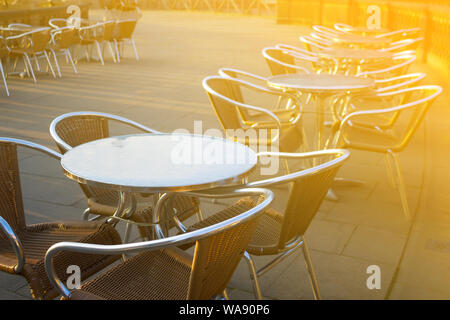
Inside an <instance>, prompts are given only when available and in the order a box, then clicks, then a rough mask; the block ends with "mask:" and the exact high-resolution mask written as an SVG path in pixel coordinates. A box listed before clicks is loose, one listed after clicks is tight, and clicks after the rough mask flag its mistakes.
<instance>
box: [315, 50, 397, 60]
mask: <svg viewBox="0 0 450 320" xmlns="http://www.w3.org/2000/svg"><path fill="white" fill-rule="evenodd" d="M317 54H318V55H319V56H321V57H326V58H336V59H352V60H375V59H392V58H393V54H392V53H391V52H388V51H379V50H372V49H350V48H342V49H331V50H324V51H320V52H318V53H317Z"/></svg>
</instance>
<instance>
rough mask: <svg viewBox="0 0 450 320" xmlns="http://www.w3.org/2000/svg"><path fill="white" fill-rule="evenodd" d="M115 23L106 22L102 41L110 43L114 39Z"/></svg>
mask: <svg viewBox="0 0 450 320" xmlns="http://www.w3.org/2000/svg"><path fill="white" fill-rule="evenodd" d="M115 27H116V22H115V21H107V22H105V23H104V29H103V40H105V41H112V40H113V39H114V30H115Z"/></svg>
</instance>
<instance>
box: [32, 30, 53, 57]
mask: <svg viewBox="0 0 450 320" xmlns="http://www.w3.org/2000/svg"><path fill="white" fill-rule="evenodd" d="M31 40H32V41H33V50H34V52H41V51H44V50H45V49H46V47H47V45H48V43H49V42H50V29H45V30H40V31H36V32H33V33H31Z"/></svg>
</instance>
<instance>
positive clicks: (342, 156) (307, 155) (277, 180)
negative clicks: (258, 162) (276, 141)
mask: <svg viewBox="0 0 450 320" xmlns="http://www.w3.org/2000/svg"><path fill="white" fill-rule="evenodd" d="M333 155H334V156H336V158H335V159H333V160H330V161H327V162H325V163H322V164H318V165H316V166H313V167H311V168H307V169H304V170H301V171H297V172H294V173H288V174H285V175H282V176H277V177H273V178H269V179H263V180H259V181H252V182H248V183H246V184H245V185H243V186H242V187H245V188H263V187H266V186H273V185H277V184H285V183H288V182H290V181H294V180H296V179H298V178H299V177H302V176H308V175H311V174H314V173H316V172H318V171H321V170H323V169H325V168H332V167H334V166H337V165H338V164H339V163H341V162H342V161H345V160H346V159H347V158H348V157H349V156H350V151H348V150H344V149H326V150H319V151H313V152H304V153H290V152H260V153H258V154H257V156H258V157H267V156H271V157H279V158H283V159H311V158H317V157H323V156H333Z"/></svg>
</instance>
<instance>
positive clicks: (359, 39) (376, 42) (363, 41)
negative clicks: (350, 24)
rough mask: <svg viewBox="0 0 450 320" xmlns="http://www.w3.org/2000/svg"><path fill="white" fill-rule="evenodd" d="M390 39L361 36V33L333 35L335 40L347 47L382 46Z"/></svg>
mask: <svg viewBox="0 0 450 320" xmlns="http://www.w3.org/2000/svg"><path fill="white" fill-rule="evenodd" d="M389 41H390V39H386V38H376V37H374V36H360V35H351V34H345V35H339V36H336V37H333V42H335V43H336V44H339V45H342V46H345V47H349V46H352V47H358V48H360V47H370V48H373V47H380V46H382V45H383V44H386V43H389Z"/></svg>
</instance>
